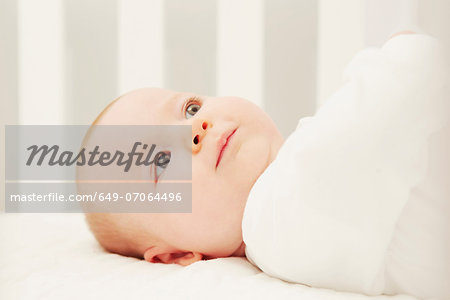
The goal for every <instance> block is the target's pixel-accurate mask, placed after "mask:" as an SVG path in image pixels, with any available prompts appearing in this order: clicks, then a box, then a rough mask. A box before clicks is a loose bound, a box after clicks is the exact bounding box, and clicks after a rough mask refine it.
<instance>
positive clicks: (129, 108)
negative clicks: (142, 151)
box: [97, 88, 180, 125]
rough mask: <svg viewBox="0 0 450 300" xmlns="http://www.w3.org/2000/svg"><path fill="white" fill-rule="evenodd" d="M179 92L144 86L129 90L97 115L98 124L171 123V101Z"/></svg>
mask: <svg viewBox="0 0 450 300" xmlns="http://www.w3.org/2000/svg"><path fill="white" fill-rule="evenodd" d="M179 94H180V93H177V92H173V91H170V90H165V89H156V88H146V89H139V90H135V91H132V92H129V93H127V94H125V95H123V96H121V97H120V98H119V99H117V100H116V101H114V103H112V104H111V105H110V107H107V109H105V111H104V112H103V113H102V114H101V116H100V117H99V120H98V122H97V124H99V125H164V124H171V123H172V122H171V117H172V116H171V113H172V112H171V111H170V110H169V109H168V108H170V107H171V106H172V105H170V104H171V102H173V100H176V98H177V96H178V95H179Z"/></svg>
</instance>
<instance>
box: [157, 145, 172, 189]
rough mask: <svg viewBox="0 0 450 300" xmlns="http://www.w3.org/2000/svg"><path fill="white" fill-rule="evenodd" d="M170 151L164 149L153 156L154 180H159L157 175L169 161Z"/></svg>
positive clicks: (164, 168) (162, 171) (159, 174)
mask: <svg viewBox="0 0 450 300" xmlns="http://www.w3.org/2000/svg"><path fill="white" fill-rule="evenodd" d="M170 157H171V153H170V151H164V152H163V153H161V152H160V153H158V154H157V155H156V157H155V162H154V168H155V182H158V181H159V177H160V176H161V174H162V173H164V171H165V170H166V168H167V165H168V164H169V162H170Z"/></svg>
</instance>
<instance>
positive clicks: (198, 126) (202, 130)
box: [192, 119, 212, 154]
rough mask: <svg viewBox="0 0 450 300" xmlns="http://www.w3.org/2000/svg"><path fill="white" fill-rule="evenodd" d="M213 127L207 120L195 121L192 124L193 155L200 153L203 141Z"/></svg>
mask: <svg viewBox="0 0 450 300" xmlns="http://www.w3.org/2000/svg"><path fill="white" fill-rule="evenodd" d="M211 127H212V123H211V122H209V121H207V120H204V119H199V120H195V121H194V123H193V124H192V154H196V153H198V152H199V151H200V149H201V148H202V145H203V139H204V138H205V136H206V133H207V132H208V129H210V128H211Z"/></svg>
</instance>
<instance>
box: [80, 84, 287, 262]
mask: <svg viewBox="0 0 450 300" xmlns="http://www.w3.org/2000/svg"><path fill="white" fill-rule="evenodd" d="M94 124H96V125H192V143H191V144H192V213H135V214H131V213H122V214H120V213H116V214H100V213H89V214H86V216H87V221H88V223H89V225H90V228H91V230H92V231H93V233H94V235H95V237H96V238H97V240H98V241H99V243H100V244H101V245H102V246H103V247H104V248H105V249H106V250H108V251H111V252H114V253H118V254H122V255H126V256H134V257H139V258H144V259H145V260H147V261H150V262H163V263H178V264H181V265H189V264H191V263H193V262H195V261H198V260H201V259H208V258H218V257H228V256H244V250H245V245H244V243H243V240H242V231H241V222H242V217H243V212H244V208H245V204H246V201H247V197H248V195H249V192H250V189H251V188H252V186H253V184H254V183H255V181H256V180H257V178H258V177H259V176H260V175H261V173H262V172H263V171H264V170H265V169H266V168H267V166H268V165H269V164H270V163H271V162H272V161H273V160H274V159H275V156H276V154H277V152H278V150H279V148H280V147H281V145H282V143H283V137H282V136H281V134H280V132H279V131H278V129H277V128H276V126H275V124H274V123H273V121H272V120H271V119H270V117H269V116H268V115H267V114H266V113H265V112H263V111H262V110H261V109H260V108H259V107H257V106H256V105H255V104H253V103H251V102H249V101H247V100H244V99H242V98H237V97H205V96H198V95H194V94H192V93H178V92H173V91H169V90H165V89H156V88H144V89H139V90H135V91H132V92H129V93H127V94H125V95H123V96H121V97H120V98H119V99H118V100H116V101H114V102H113V103H112V104H110V105H109V106H108V107H107V108H106V109H105V110H104V111H103V112H102V113H101V114H100V116H99V117H98V118H97V120H96V121H95V122H94ZM230 134H231V135H230ZM224 144H226V146H225V147H223V145H224Z"/></svg>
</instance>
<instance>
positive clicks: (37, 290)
mask: <svg viewBox="0 0 450 300" xmlns="http://www.w3.org/2000/svg"><path fill="white" fill-rule="evenodd" d="M0 240H1V245H0V299H8V300H10V299H14V300H16V299H26V300H28V299H33V300H36V299H45V300H51V299H57V300H60V299H96V300H97V299H111V300H113V299H120V300H123V299H125V300H128V299H299V300H349V299H350V300H375V299H378V300H383V299H384V300H414V299H415V298H412V297H409V296H396V297H367V296H364V295H358V294H351V293H340V292H335V291H332V290H327V289H318V288H309V287H307V286H304V285H300V284H289V283H287V282H284V281H281V280H279V279H275V278H271V277H269V276H267V275H266V274H264V273H262V272H261V271H260V270H258V269H257V268H255V267H254V266H252V265H251V264H250V263H249V262H248V261H247V260H245V259H244V258H225V259H214V260H209V261H200V262H197V263H194V264H192V265H190V266H188V267H181V266H178V265H164V264H151V263H148V262H146V261H142V260H137V259H134V258H129V257H123V256H120V255H116V254H111V253H107V252H105V251H103V250H102V249H101V248H100V246H99V245H98V243H97V242H96V241H95V240H94V238H93V236H92V234H91V233H90V232H89V231H88V229H87V226H86V224H85V223H84V216H83V215H81V214H7V215H5V214H0Z"/></svg>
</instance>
